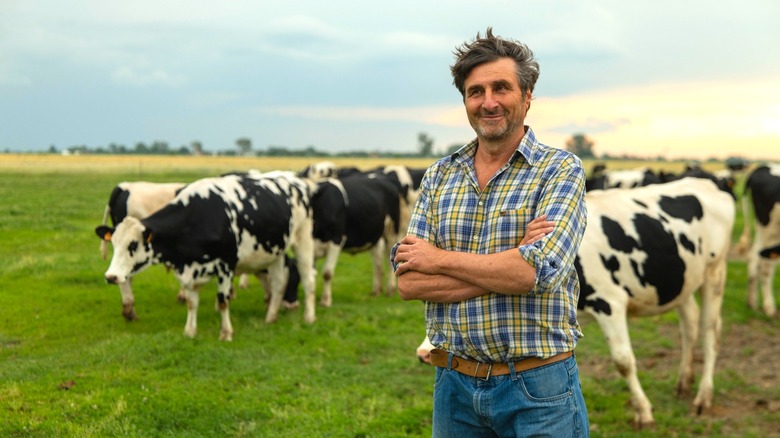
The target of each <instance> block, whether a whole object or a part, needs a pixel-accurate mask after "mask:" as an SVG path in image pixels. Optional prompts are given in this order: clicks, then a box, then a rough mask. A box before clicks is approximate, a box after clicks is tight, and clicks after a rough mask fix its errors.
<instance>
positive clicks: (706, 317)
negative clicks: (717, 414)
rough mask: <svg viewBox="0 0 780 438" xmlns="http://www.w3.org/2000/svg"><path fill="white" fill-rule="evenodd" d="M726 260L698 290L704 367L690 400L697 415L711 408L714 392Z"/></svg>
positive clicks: (713, 270) (708, 271)
mask: <svg viewBox="0 0 780 438" xmlns="http://www.w3.org/2000/svg"><path fill="white" fill-rule="evenodd" d="M726 270H727V266H726V261H725V260H723V261H722V262H720V263H718V264H716V265H715V266H713V267H711V268H710V269H708V270H707V272H706V273H705V280H704V284H703V285H702V287H701V309H702V326H701V330H702V335H703V342H702V345H703V347H704V368H703V370H702V376H701V381H700V382H699V391H698V392H697V393H696V398H695V399H694V400H693V406H694V407H695V408H696V412H697V414H701V413H702V411H703V410H705V409H709V408H711V407H712V397H713V394H714V392H715V390H714V387H715V384H714V377H715V362H716V361H717V359H718V339H720V328H721V317H720V311H721V306H722V304H723V291H724V289H725V287H726Z"/></svg>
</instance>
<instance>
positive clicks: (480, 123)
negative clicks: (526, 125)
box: [469, 112, 520, 141]
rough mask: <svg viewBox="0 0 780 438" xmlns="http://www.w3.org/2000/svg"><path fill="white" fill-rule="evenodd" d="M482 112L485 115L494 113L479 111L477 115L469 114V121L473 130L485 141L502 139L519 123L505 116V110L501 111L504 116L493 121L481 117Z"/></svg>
mask: <svg viewBox="0 0 780 438" xmlns="http://www.w3.org/2000/svg"><path fill="white" fill-rule="evenodd" d="M483 114H484V115H486V116H492V115H495V113H480V114H479V115H477V116H470V117H469V122H470V124H471V127H472V128H473V129H474V132H476V133H477V137H479V138H482V139H485V140H487V141H498V140H503V139H505V138H507V137H508V136H509V135H510V134H512V133H513V132H514V131H515V129H517V127H518V126H519V125H520V123H519V121H518V120H516V119H514V118H510V117H507V114H506V113H505V112H504V113H502V115H503V116H504V117H503V118H502V119H501V120H495V121H493V120H491V121H485V120H484V119H482V115H483Z"/></svg>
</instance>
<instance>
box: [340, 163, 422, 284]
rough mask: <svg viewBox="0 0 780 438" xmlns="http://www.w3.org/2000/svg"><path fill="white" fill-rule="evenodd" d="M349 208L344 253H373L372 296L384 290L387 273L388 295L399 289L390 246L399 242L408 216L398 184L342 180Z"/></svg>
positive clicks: (355, 178) (367, 179)
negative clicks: (404, 220) (391, 263)
mask: <svg viewBox="0 0 780 438" xmlns="http://www.w3.org/2000/svg"><path fill="white" fill-rule="evenodd" d="M341 183H342V184H343V186H344V190H345V192H346V193H347V199H348V201H349V205H348V207H347V216H346V235H347V239H346V241H345V242H344V247H343V250H342V251H346V252H348V253H350V254H357V253H360V252H364V251H368V250H370V251H371V259H372V261H373V266H374V268H373V270H374V277H373V281H372V287H371V293H372V295H379V294H380V293H381V291H382V277H384V276H385V272H387V281H386V284H385V293H386V294H387V295H388V296H389V295H391V294H392V293H393V292H394V291H395V290H396V278H395V273H393V269H392V267H391V265H390V257H389V253H390V248H389V246H390V245H391V243H395V242H397V241H398V240H399V239H398V235H399V232H400V229H401V228H400V226H401V225H400V221H401V218H402V217H405V216H408V212H407V213H404V211H406V203H405V201H404V200H403V199H402V198H401V196H400V194H399V192H398V189H397V188H396V186H395V184H394V183H392V182H391V181H389V180H388V179H386V178H371V177H369V176H366V175H363V174H355V175H352V176H349V177H346V178H342V179H341Z"/></svg>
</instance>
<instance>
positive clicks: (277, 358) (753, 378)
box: [0, 155, 780, 437]
mask: <svg viewBox="0 0 780 438" xmlns="http://www.w3.org/2000/svg"><path fill="white" fill-rule="evenodd" d="M431 161H432V160H431V159H425V160H419V161H408V160H403V161H401V160H399V161H397V162H403V163H405V164H409V165H411V166H415V167H424V166H427V165H428V164H429V163H430V162H431ZM308 163H309V161H308V160H304V159H282V158H276V159H273V160H270V159H264V158H224V157H201V158H194V157H174V158H171V157H137V156H131V157H115V156H88V157H57V156H49V155H29V156H28V155H0V200H2V203H1V204H0V233H2V237H0V436H4V437H5V436H11V437H15V436H19V437H22V436H24V437H28V436H32V437H52V436H74V437H106V436H132V437H151V436H170V437H212V436H231V437H266V436H268V437H325V436H328V437H400V436H412V437H423V436H430V433H431V432H430V417H431V407H432V400H431V398H432V390H433V369H432V368H430V367H429V366H426V365H422V364H420V363H418V362H417V359H416V357H415V356H414V349H415V347H416V346H417V345H418V344H419V342H420V341H421V340H422V337H423V334H424V333H423V331H424V321H423V313H422V305H421V304H420V303H418V302H403V301H401V300H400V299H399V298H398V297H397V296H396V295H394V296H390V297H387V296H380V297H372V296H370V294H369V291H370V288H371V278H370V270H371V267H370V259H369V257H368V256H367V255H366V254H363V255H357V256H349V255H343V256H342V257H341V259H340V262H339V266H338V268H337V271H336V278H335V280H334V304H333V306H332V307H331V308H322V307H318V308H317V318H318V319H317V322H316V323H315V324H313V325H306V324H304V323H303V317H302V312H301V310H300V309H299V310H296V311H288V312H282V314H281V315H280V318H279V320H278V321H277V322H276V323H275V324H271V325H268V324H265V323H264V322H263V320H264V314H265V310H264V305H263V300H262V290H261V287H260V285H259V283H258V282H257V281H253V282H251V286H250V288H249V289H247V290H239V291H238V298H237V299H236V300H235V301H233V302H232V303H231V316H232V319H233V325H234V329H235V335H234V341H233V342H230V343H225V342H219V341H218V340H217V338H218V333H219V318H218V314H217V313H216V312H215V311H214V308H213V306H212V305H211V303H212V300H213V299H214V298H213V297H214V291H215V288H214V287H211V288H206V289H205V290H204V291H203V292H202V294H201V296H202V300H201V302H202V304H203V305H201V307H200V311H199V330H198V335H197V337H196V338H195V339H189V338H185V337H184V336H183V335H182V331H183V328H184V321H185V314H186V310H185V308H184V307H183V306H182V305H180V304H178V303H177V301H176V292H177V289H178V285H177V283H176V281H175V279H174V278H173V276H172V275H171V274H169V273H167V272H166V271H165V269H164V268H162V267H159V266H156V267H152V268H150V269H149V270H147V271H146V272H144V273H142V274H141V275H139V276H138V277H137V278H136V279H135V280H134V283H133V288H134V290H135V292H136V310H137V312H138V316H139V320H138V321H135V322H132V323H127V322H125V320H124V319H123V318H122V316H121V304H120V297H119V292H118V290H117V288H116V287H115V286H111V285H107V284H106V283H105V281H104V280H103V272H104V271H105V269H106V267H107V266H108V261H105V260H102V259H101V258H100V254H99V250H98V247H99V241H98V239H97V237H96V236H95V234H94V232H93V230H94V227H95V226H96V225H98V223H99V222H100V220H101V219H102V215H103V208H104V206H105V202H106V200H107V197H108V195H109V193H110V190H111V188H112V187H113V186H114V185H115V184H116V183H117V182H119V181H123V180H149V181H160V182H163V181H191V180H194V179H197V178H200V177H204V176H212V175H215V174H217V173H220V172H224V171H229V170H237V169H249V168H255V169H259V170H270V169H291V170H298V169H301V168H303V167H304V166H305V165H306V164H308ZM337 163H338V164H340V165H356V166H357V167H360V168H364V169H367V168H371V167H374V166H376V165H378V164H391V162H386V161H381V160H355V159H344V160H338V161H337ZM745 275H746V274H745V264H744V262H741V261H734V262H732V263H731V264H730V268H729V280H728V290H727V292H726V300H725V304H724V312H723V315H724V326H723V333H724V340H726V343H725V344H724V347H723V348H721V358H722V360H720V361H719V363H718V368H717V373H716V379H715V387H716V394H715V399H714V403H715V407H714V408H713V410H712V412H707V413H705V414H704V415H702V416H694V415H691V414H690V412H689V409H690V402H691V399H690V398H683V399H678V398H676V397H675V395H674V390H675V382H676V380H675V379H676V368H677V364H678V360H679V335H678V333H677V319H676V316H675V315H674V314H667V315H663V316H660V317H651V318H643V319H635V320H632V321H631V334H632V340H633V343H634V347H635V352H636V355H637V358H638V359H639V366H640V376H639V377H640V379H641V381H642V384H643V386H644V388H645V391H646V392H647V394H648V397H649V398H650V400H651V401H652V402H653V404H654V408H655V410H654V414H655V418H656V421H657V425H656V427H655V429H653V430H649V431H642V432H639V433H636V432H634V431H633V429H632V427H631V417H632V409H631V407H630V406H628V405H627V401H628V399H629V394H628V391H627V388H626V385H625V383H624V381H623V379H622V377H621V376H620V374H619V373H618V372H617V370H616V369H615V367H614V366H613V365H612V364H611V361H610V359H609V352H608V349H607V346H606V343H605V342H604V339H603V337H602V336H601V333H600V331H599V328H598V326H597V324H596V323H595V322H594V321H592V320H590V319H589V318H587V317H583V319H582V320H583V328H584V332H585V334H586V338H585V339H583V341H582V342H581V344H580V346H579V347H578V349H577V354H578V361H579V362H580V374H581V377H582V382H583V390H584V394H585V398H586V403H587V404H588V408H589V412H590V420H591V423H592V427H593V432H592V436H604V437H612V436H646V437H669V436H755V437H765V436H780V387H778V381H780V376H778V374H780V369H778V367H777V365H776V363H777V357H778V356H777V355H776V353H778V346H779V344H780V342H778V334H780V320H778V319H770V318H767V317H765V316H763V315H761V314H759V313H757V312H753V311H752V310H749V309H748V308H747V306H746V304H745V303H746V299H745V295H746V293H745ZM212 286H213V285H212ZM775 288H776V290H780V281H777V280H776V281H775ZM698 366H699V368H700V366H701V364H700V363H699V364H698ZM699 371H700V370H697V373H698V372H699ZM697 378H698V374H697Z"/></svg>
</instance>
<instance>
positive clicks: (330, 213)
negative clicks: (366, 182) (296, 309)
mask: <svg viewBox="0 0 780 438" xmlns="http://www.w3.org/2000/svg"><path fill="white" fill-rule="evenodd" d="M316 184H317V191H316V192H315V194H314V195H313V196H312V200H311V205H312V211H313V217H314V248H315V249H314V257H315V258H316V259H321V258H323V257H324V258H325V262H324V263H323V264H322V296H321V298H320V302H321V303H322V305H323V306H325V307H330V306H331V305H332V304H333V293H332V288H333V286H332V282H333V277H334V276H335V273H336V265H337V264H338V260H339V255H340V254H341V251H342V248H343V247H344V245H345V244H346V242H347V215H348V204H349V201H348V199H349V198H348V196H347V192H346V189H345V188H344V185H343V184H342V182H341V181H340V180H338V179H335V178H324V179H320V180H318V181H317V182H316ZM289 284H290V286H289V287H290V288H295V290H297V288H298V282H297V281H295V279H293V278H291V279H290V280H289Z"/></svg>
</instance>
